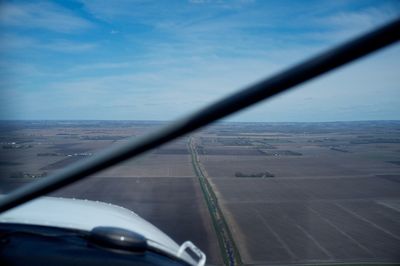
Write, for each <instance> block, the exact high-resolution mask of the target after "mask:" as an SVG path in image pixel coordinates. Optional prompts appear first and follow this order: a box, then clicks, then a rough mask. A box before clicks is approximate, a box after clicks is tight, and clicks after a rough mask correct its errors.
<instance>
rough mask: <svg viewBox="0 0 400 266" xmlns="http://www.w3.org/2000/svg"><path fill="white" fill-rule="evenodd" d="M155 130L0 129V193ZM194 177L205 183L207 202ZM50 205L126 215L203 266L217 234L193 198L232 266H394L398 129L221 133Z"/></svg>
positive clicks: (153, 155) (344, 125) (28, 125)
mask: <svg viewBox="0 0 400 266" xmlns="http://www.w3.org/2000/svg"><path fill="white" fill-rule="evenodd" d="M161 125H162V123H158V122H134V121H118V122H113V121H82V122H70V121H58V122H55V121H54V122H48V121H47V122H46V121H43V122H37V121H36V122H18V123H16V124H15V125H14V124H13V125H12V126H11V127H9V125H8V127H6V128H2V127H0V135H1V137H2V145H1V150H0V172H1V174H2V177H1V179H0V193H8V192H10V191H12V190H13V189H14V188H16V187H20V186H22V185H25V184H27V183H29V182H33V181H35V180H37V179H38V178H47V175H51V174H52V173H53V172H54V171H58V170H60V169H62V168H63V167H65V166H67V165H70V164H73V163H74V162H76V161H79V160H84V159H86V158H90V157H91V156H93V155H94V154H96V153H98V152H99V150H101V149H103V148H105V147H108V146H111V145H124V144H125V143H126V142H127V140H128V138H130V137H133V138H140V137H141V136H143V135H146V134H148V133H149V132H151V131H152V130H154V129H156V128H157V127H160V126H161ZM0 126H1V124H0ZM189 140H190V142H189ZM189 143H190V149H189V148H188V145H189ZM192 158H195V161H194V162H192ZM193 166H196V171H194V169H193ZM199 173H200V174H199ZM198 177H201V178H203V179H200V180H202V182H204V184H208V183H209V184H210V191H209V193H208V195H209V196H207V195H206V193H205V194H204V195H203V192H202V190H201V187H200V183H199V179H198ZM204 178H206V181H204V180H205V179H204ZM202 184H203V183H202ZM52 195H55V196H62V197H74V198H82V199H91V200H99V201H103V202H109V203H112V204H116V205H120V206H123V207H126V208H128V209H131V210H133V211H134V212H136V213H138V214H139V215H140V216H142V217H143V218H145V219H148V220H149V221H150V222H151V223H153V224H155V225H156V226H158V227H159V228H160V229H162V230H163V231H165V232H166V233H167V234H169V235H170V236H171V237H172V238H174V239H175V240H176V241H177V242H178V243H180V242H183V241H185V240H191V241H193V242H194V243H195V244H196V245H198V246H199V247H200V248H201V249H202V250H203V251H205V252H206V254H207V256H208V263H211V264H223V259H222V255H221V254H220V250H221V249H220V247H219V245H218V243H219V241H221V234H220V233H221V231H218V233H219V234H216V231H215V230H218V228H220V227H218V226H217V227H216V228H217V229H215V228H214V226H213V223H212V221H214V222H215V220H212V219H214V216H211V215H210V213H213V212H212V211H211V212H210V209H208V208H207V206H206V204H205V199H204V197H205V195H206V198H207V199H208V200H209V199H210V197H211V198H212V197H214V196H215V201H212V202H213V203H214V202H215V205H213V206H217V207H219V208H220V214H221V215H220V214H218V218H220V217H222V219H220V220H218V221H226V228H227V231H226V232H229V233H230V234H231V235H232V239H233V240H232V241H231V240H228V241H227V242H226V239H225V240H223V241H225V242H223V243H229V244H233V245H234V246H236V247H237V250H238V253H239V255H240V258H241V262H242V263H243V265H275V264H278V265H286V264H313V263H320V264H324V263H352V262H361V263H367V262H371V263H372V262H392V263H393V262H394V263H400V255H399V254H400V122H399V121H366V122H334V123H225V122H224V123H220V124H215V125H213V126H210V127H207V128H205V129H202V130H200V131H197V132H195V133H194V134H192V135H191V136H186V137H183V138H180V139H178V140H176V141H174V142H172V143H168V144H167V145H164V146H161V147H159V148H157V149H155V150H152V151H150V152H148V153H146V154H144V155H142V156H140V157H138V158H135V159H133V160H129V161H127V162H124V163H122V164H120V165H118V166H116V167H113V168H110V169H107V170H106V171H103V172H100V173H97V174H96V175H95V176H93V177H92V178H90V179H88V180H85V181H82V182H79V183H76V184H74V185H72V186H69V187H67V188H65V189H63V190H61V191H58V192H56V193H54V194H52ZM224 232H225V231H224ZM224 256H225V255H224Z"/></svg>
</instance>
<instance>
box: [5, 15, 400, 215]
mask: <svg viewBox="0 0 400 266" xmlns="http://www.w3.org/2000/svg"><path fill="white" fill-rule="evenodd" d="M399 37H400V18H398V19H396V20H395V21H393V22H391V23H389V24H387V25H385V26H383V27H380V28H378V29H376V30H374V31H372V32H369V33H367V34H365V35H362V36H360V37H358V38H356V39H353V40H351V41H349V42H346V43H344V44H342V45H339V46H337V47H336V48H333V49H330V50H327V51H325V52H323V53H321V54H318V55H316V56H314V57H312V58H310V59H308V60H306V61H304V62H302V63H300V64H297V65H295V66H293V67H291V68H289V69H287V70H285V71H282V72H280V73H278V74H276V75H274V76H272V77H270V78H267V79H265V80H262V81H261V82H259V83H256V84H254V85H252V86H249V87H248V88H246V89H244V90H241V91H239V92H237V93H234V94H232V95H231V96H228V97H226V98H224V99H221V100H219V101H217V102H215V103H213V104H211V105H208V106H206V107H205V108H203V109H201V110H200V111H198V112H195V113H194V114H192V115H191V116H188V117H186V118H183V119H181V120H178V121H176V122H175V123H172V124H171V125H170V126H167V127H165V128H163V129H161V130H159V131H156V132H154V133H153V134H149V135H147V136H144V137H142V138H140V139H137V140H131V141H129V142H128V143H127V144H125V145H123V146H122V145H120V146H115V147H111V148H110V149H107V150H105V151H103V152H101V153H99V154H97V155H95V156H93V157H91V158H90V159H88V160H84V161H80V162H78V163H76V164H74V165H72V166H69V167H66V168H65V169H64V170H62V171H60V172H58V173H57V174H54V175H53V176H50V177H47V178H44V179H41V180H39V181H37V182H34V183H31V184H29V185H25V186H24V187H21V188H19V189H16V190H15V191H13V192H11V193H10V194H8V195H6V196H4V197H2V198H1V200H0V212H4V211H6V210H8V209H11V208H13V207H16V206H18V205H20V204H22V203H25V202H27V201H29V200H32V199H34V198H37V197H40V196H42V195H45V194H47V193H50V192H53V191H55V190H57V189H60V188H62V187H64V186H66V185H68V184H71V183H73V182H76V181H78V180H81V179H84V178H86V177H88V176H89V175H92V174H94V173H97V172H99V171H102V170H104V169H106V168H108V167H111V166H114V165H116V164H118V163H120V162H122V161H125V160H127V159H130V158H133V157H135V156H137V155H139V154H142V153H144V152H146V151H148V150H151V149H153V148H156V147H157V146H160V145H162V144H164V143H167V142H169V141H171V140H173V139H175V138H177V137H180V136H183V135H185V134H187V133H189V132H191V131H194V130H196V129H198V128H200V127H202V126H205V125H207V124H210V123H212V122H214V121H216V120H218V119H220V118H223V117H225V116H228V115H230V114H232V113H235V112H237V111H239V110H241V109H244V108H246V107H248V106H250V105H253V104H255V103H257V102H260V101H261V100H264V99H267V98H270V97H271V96H274V95H276V94H278V93H281V92H283V91H286V90H288V89H290V88H292V87H294V86H296V85H299V84H301V83H303V82H305V81H308V80H310V79H312V78H315V77H317V76H319V75H321V74H324V73H326V72H328V71H330V70H332V69H335V68H337V67H339V66H342V65H345V64H347V63H349V62H351V61H354V60H356V59H358V58H360V57H362V56H365V55H367V54H369V53H372V52H374V51H376V50H379V49H380V48H383V47H385V46H387V45H389V44H392V43H395V42H396V41H398V40H399Z"/></svg>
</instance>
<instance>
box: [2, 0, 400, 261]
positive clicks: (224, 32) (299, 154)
mask: <svg viewBox="0 0 400 266" xmlns="http://www.w3.org/2000/svg"><path fill="white" fill-rule="evenodd" d="M399 15H400V5H399V2H397V1H364V2H351V1H349V2H342V1H336V2H329V1H327V2H321V1H318V2H314V1H307V2H303V1H298V2H295V1H279V2H272V1H271V2H270V1H268V2H267V1H239V0H237V1H187V2H177V1H168V2H167V1H165V2H159V1H157V2H156V1H154V2H152V1H132V2H130V1H70V2H61V1H41V2H37V3H31V2H29V1H4V2H2V3H1V4H0V66H1V69H0V84H1V89H0V93H1V95H0V96H1V97H0V118H1V119H2V120H1V121H0V136H1V147H0V173H1V176H0V192H1V193H3V194H6V193H9V192H11V191H13V190H14V189H16V188H18V187H21V186H24V185H26V184H29V183H31V182H35V181H36V180H40V179H43V178H48V177H49V176H51V175H52V174H53V173H56V172H58V171H60V170H61V169H63V168H64V167H66V166H68V165H72V164H74V163H76V162H78V161H84V160H87V159H90V158H91V157H93V155H95V154H97V153H99V151H101V150H103V149H105V148H107V147H110V146H113V145H114V146H115V145H124V143H127V141H128V140H130V139H131V138H133V139H137V140H140V138H141V137H143V136H146V135H148V134H149V133H150V132H154V131H156V130H157V129H159V128H161V127H163V126H166V125H168V124H169V123H170V121H172V120H174V119H177V118H180V117H182V116H185V115H188V114H190V113H192V112H193V111H194V110H197V109H198V108H200V107H202V106H205V105H206V104H207V103H209V102H211V101H213V100H216V99H218V98H220V97H221V96H225V95H228V94H230V93H232V92H234V91H235V90H237V89H239V88H242V87H244V86H246V85H248V84H251V83H253V82H255V81H258V80H260V79H261V78H264V77H266V76H268V75H271V74H273V73H275V72H277V71H279V70H281V69H284V68H285V67H287V66H289V65H292V64H293V63H295V62H297V61H299V60H301V59H305V58H307V57H309V56H311V55H313V54H315V53H317V52H319V51H322V50H324V49H325V48H328V47H331V46H332V45H335V44H338V43H340V42H341V41H344V40H346V39H348V38H352V37H354V36H357V35H358V34H360V33H363V32H365V31H367V30H370V29H372V28H374V27H376V26H379V25H382V24H383V23H385V22H388V21H390V20H391V19H393V18H395V17H396V16H399ZM399 59H400V50H399V46H398V45H392V46H391V47H389V48H386V49H384V50H382V51H380V52H378V53H376V54H373V55H371V56H369V57H367V58H365V59H361V60H359V61H357V62H355V63H353V64H351V65H349V66H346V67H344V68H342V69H340V70H337V71H335V72H333V73H330V74H328V75H326V76H323V77H321V78H318V79H316V80H314V81H312V82H309V83H307V84H304V85H302V86H300V87H299V88H296V89H295V90H293V91H290V92H288V93H285V94H282V95H279V96H277V97H274V98H273V99H272V100H270V101H268V102H266V103H263V104H261V105H257V106H255V107H251V108H249V109H247V110H245V111H243V112H240V113H239V114H236V115H234V116H231V117H228V118H227V119H225V120H223V121H220V122H218V123H215V124H213V125H211V126H208V127H206V128H203V129H201V130H198V131H196V132H194V133H192V134H190V135H187V136H184V137H182V138H179V139H176V140H174V141H173V142H171V143H168V144H167V145H164V146H162V147H159V148H157V149H155V150H153V151H151V152H148V153H146V154H144V155H142V156H140V157H139V158H135V159H134V160H129V161H127V162H125V163H122V164H120V165H118V166H115V167H112V168H110V169H107V170H105V171H102V172H100V173H98V174H96V175H95V176H93V177H91V178H89V179H86V180H84V181H81V182H77V183H75V184H73V185H70V186H68V187H66V188H64V189H62V190H59V191H57V192H55V193H52V194H51V195H50V196H59V197H66V198H79V199H88V200H96V201H102V202H106V203H112V204H115V205H118V206H122V207H125V208H128V209H130V210H132V211H134V212H135V213H137V214H138V215H140V216H141V217H143V218H144V219H146V220H148V221H149V222H151V223H152V224H154V225H155V226H157V227H158V228H160V229H161V230H162V231H164V232H165V233H167V234H168V235H169V236H171V238H173V239H174V240H175V241H176V242H177V243H178V244H181V243H182V242H183V241H186V240H190V241H192V242H193V243H194V244H196V245H197V246H198V247H199V248H200V249H202V250H203V251H204V252H205V253H206V254H207V262H208V263H210V264H216V265H222V264H225V265H240V264H245V265H247V264H249V265H250V264H251V265H255V264H261V265H263V264H280V263H283V264H285V263H299V264H306V263H315V262H318V263H342V262H347V263H352V262H362V263H365V262H397V263H398V262H399V260H400V257H399V254H400V222H399V221H400V108H399V106H400V100H399V99H400V90H399V88H398V86H399V84H400V78H399V75H398V74H399V73H398V69H400V63H399V62H400V60H399Z"/></svg>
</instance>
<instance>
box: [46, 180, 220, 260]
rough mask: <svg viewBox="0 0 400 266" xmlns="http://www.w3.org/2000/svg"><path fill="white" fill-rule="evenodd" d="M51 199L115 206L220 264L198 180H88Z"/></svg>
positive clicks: (60, 192) (58, 193) (217, 249)
mask: <svg viewBox="0 0 400 266" xmlns="http://www.w3.org/2000/svg"><path fill="white" fill-rule="evenodd" d="M53 195H55V196H62V197H68V198H69V197H74V198H82V199H89V200H98V201H102V202H108V203H112V204H116V205H118V206H122V207H125V208H128V209H130V210H133V211H134V212H135V213H137V214H138V215H140V216H141V217H143V218H144V219H146V220H148V221H149V222H151V223H152V224H154V225H156V226H157V227H159V228H160V229H161V230H163V231H164V232H166V233H167V234H168V235H169V236H171V237H172V239H174V240H175V241H176V242H177V243H179V244H180V243H182V242H184V241H186V240H191V241H192V242H193V243H195V244H196V245H198V246H199V247H200V248H201V249H202V250H203V251H204V252H205V253H206V254H207V256H208V262H209V263H210V264H220V263H221V257H220V254H219V252H218V251H219V248H218V242H217V238H216V236H215V233H214V231H213V230H214V229H213V227H212V224H211V220H210V216H209V214H208V210H207V207H206V205H205V202H204V199H203V195H202V192H201V190H200V186H199V184H198V180H197V178H171V177H156V178H154V177H144V178H140V177H131V178H126V177H122V178H117V177H109V178H96V177H94V178H91V179H89V180H85V181H81V182H79V183H77V184H74V185H71V186H69V187H67V188H65V189H63V190H62V191H59V192H56V193H54V194H53Z"/></svg>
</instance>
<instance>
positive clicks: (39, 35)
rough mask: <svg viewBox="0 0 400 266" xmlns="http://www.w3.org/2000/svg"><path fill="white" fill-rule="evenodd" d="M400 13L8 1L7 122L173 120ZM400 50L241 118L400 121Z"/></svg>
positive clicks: (395, 5) (3, 11) (357, 6)
mask: <svg viewBox="0 0 400 266" xmlns="http://www.w3.org/2000/svg"><path fill="white" fill-rule="evenodd" d="M399 15H400V1H341V0H338V1H294V0H293V1H262V0H258V1H257V0H232V1H223V0H189V1H183V0H182V1H135V0H132V1H125V0H121V1H107V0H99V1H95V0H94V1H2V2H1V3H0V93H1V95H0V96H1V97H0V98H1V99H0V118H1V119H122V120H125V119H128V120H130V119H132V120H172V119H176V118H179V117H182V116H184V115H185V114H187V113H188V112H192V111H194V110H197V109H199V108H201V107H203V106H205V105H206V104H207V103H209V102H211V101H214V100H216V99H218V98H219V97H221V96H224V95H229V94H230V93H232V92H234V91H235V90H237V89H240V88H242V87H244V86H246V85H248V84H251V83H253V82H255V81H257V80H260V79H261V78H264V77H266V76H268V75H271V74H273V73H276V72H277V71H279V70H282V69H284V68H286V67H287V66H290V65H291V64H293V63H295V62H297V61H299V60H301V59H305V58H307V57H309V56H310V55H313V54H315V53H317V52H319V51H322V50H324V49H325V48H328V47H330V46H331V45H334V44H337V43H340V42H341V41H342V40H345V39H346V38H348V37H351V36H353V35H354V34H360V33H362V32H365V31H367V30H369V29H371V28H374V27H376V26H378V25H381V24H383V23H385V22H387V21H389V20H391V19H393V18H395V17H397V16H399ZM399 69H400V47H399V45H398V44H397V45H394V46H391V47H389V48H387V49H385V50H383V51H382V52H379V53H376V54H374V55H371V56H369V57H367V58H366V59H363V60H360V61H358V62H356V63H353V64H351V65H350V66H346V67H344V68H342V69H340V70H339V71H336V72H335V73H333V74H328V75H325V76H323V77H321V78H318V79H317V80H315V81H312V82H308V83H307V84H305V85H302V86H300V87H299V88H298V89H295V90H294V91H291V92H289V93H286V94H283V95H281V96H278V97H275V98H274V99H272V100H271V101H268V102H264V103H262V104H259V105H257V106H256V107H252V108H250V109H248V110H246V111H244V112H241V113H240V114H238V115H234V116H232V117H231V118H230V119H231V120H233V121H274V122H276V121H340V120H376V119H391V120H392V119H400V89H399V85H400V72H399Z"/></svg>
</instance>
